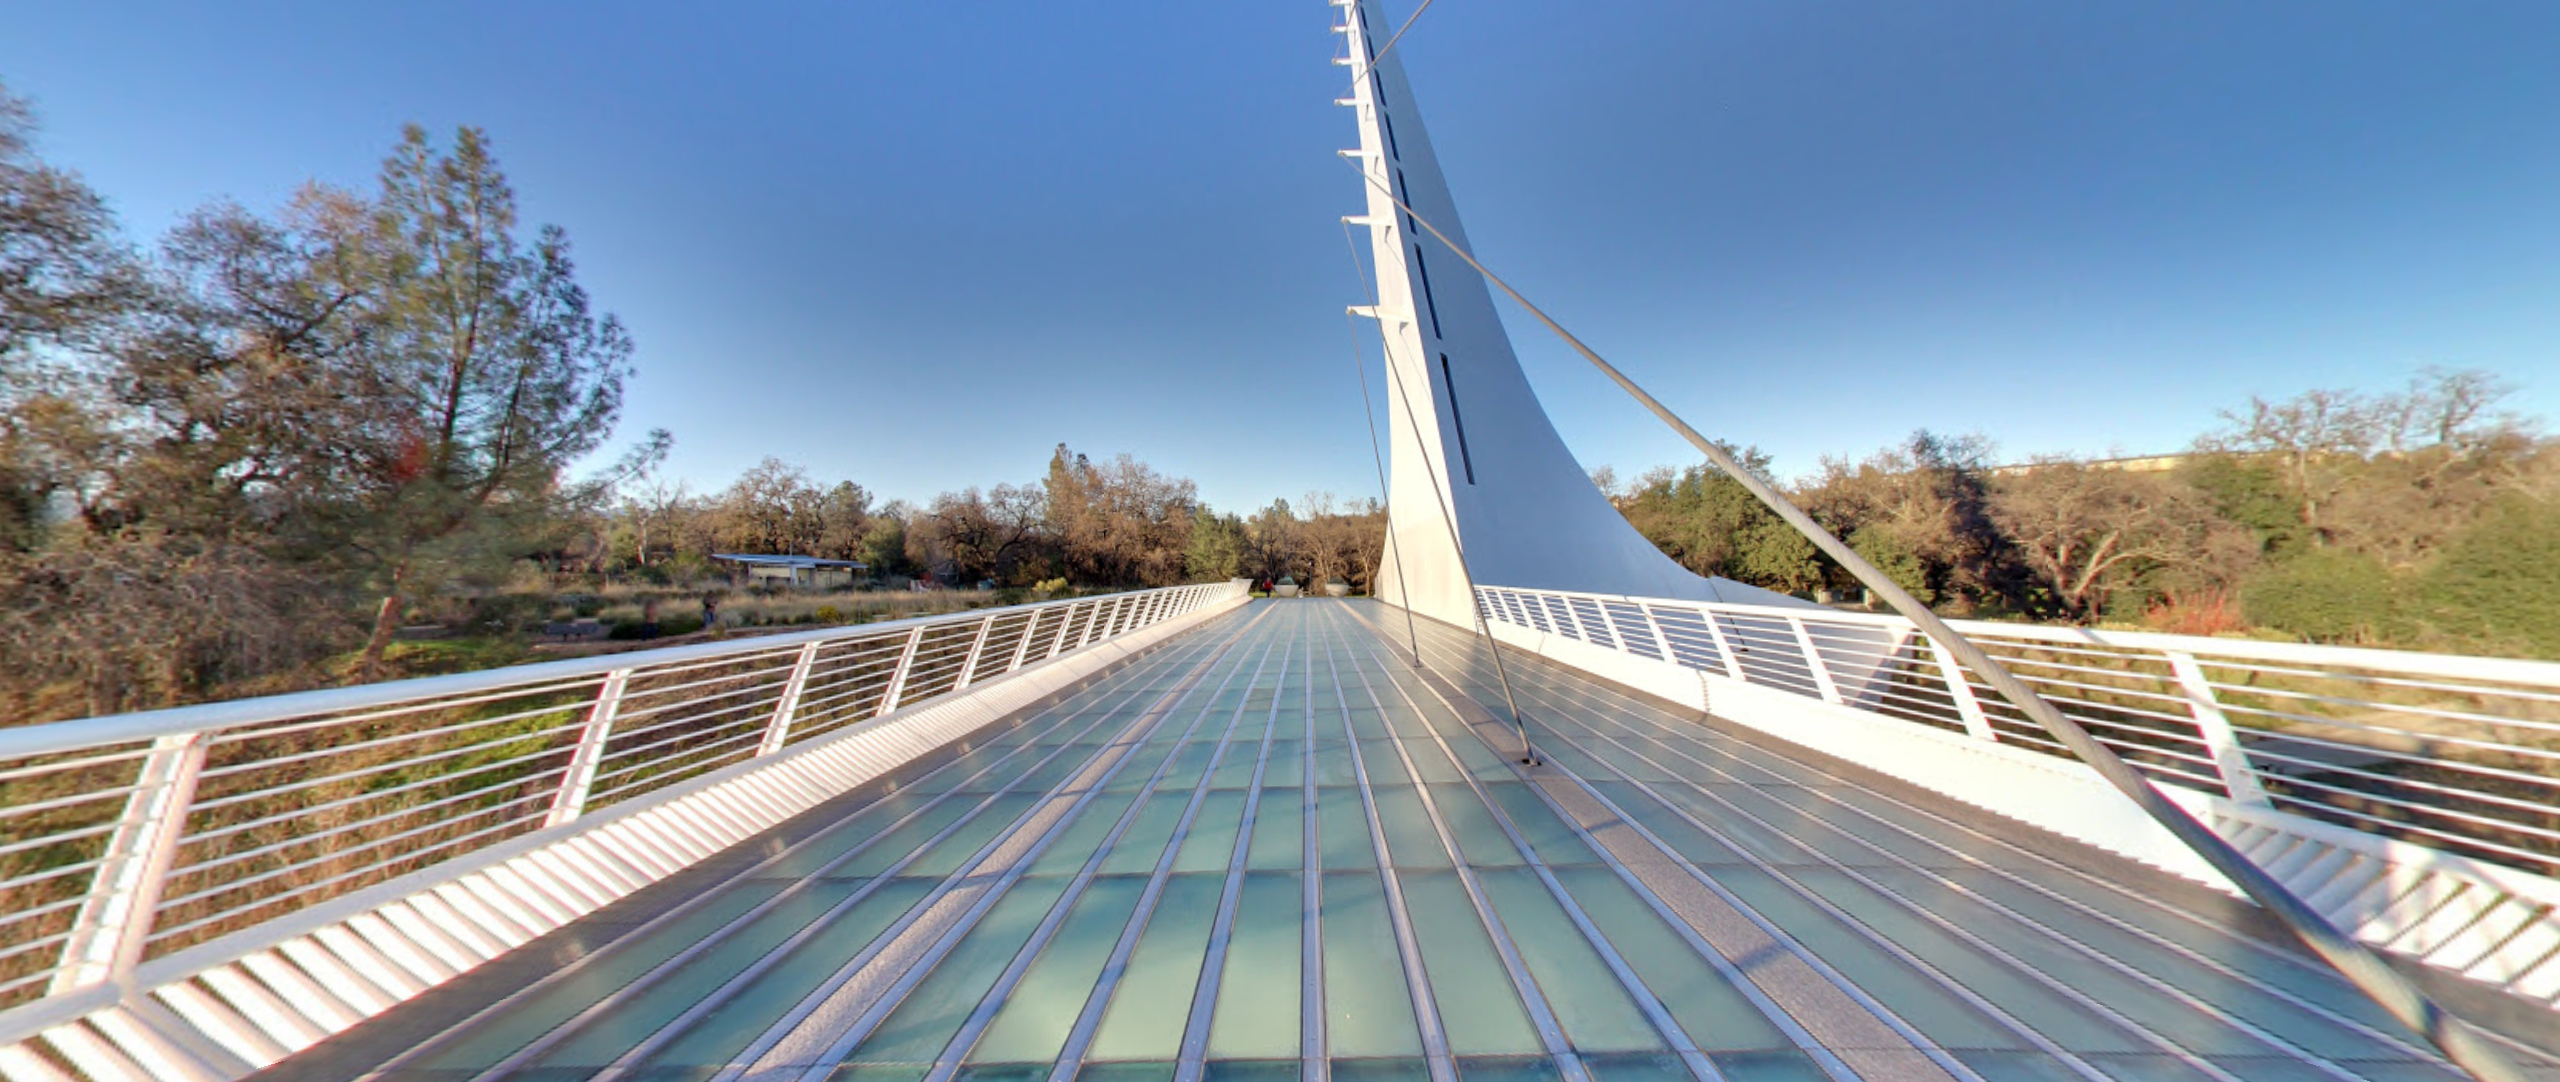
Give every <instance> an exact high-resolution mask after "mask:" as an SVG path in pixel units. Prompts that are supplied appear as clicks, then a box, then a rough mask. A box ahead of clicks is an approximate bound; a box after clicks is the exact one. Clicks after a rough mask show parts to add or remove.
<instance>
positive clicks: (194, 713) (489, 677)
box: [0, 584, 1228, 760]
mask: <svg viewBox="0 0 2560 1082" xmlns="http://www.w3.org/2000/svg"><path fill="white" fill-rule="evenodd" d="M1204 588H1206V589H1226V588H1228V587H1227V586H1226V584H1213V585H1211V586H1208V587H1204ZM1168 589H1173V590H1186V589H1193V587H1184V586H1177V587H1169V588H1168ZM1149 592H1153V591H1149ZM1122 596H1125V595H1123V594H1101V595H1096V596H1095V597H1089V598H1068V599H1065V600H1061V601H1040V602H1033V603H1030V604H1023V605H1011V606H1006V607H1004V608H1001V609H992V610H991V609H969V610H965V611H964V612H960V613H944V614H941V615H933V616H910V617H906V618H904V619H899V620H883V621H880V622H879V623H875V624H857V625H852V626H848V627H827V628H816V629H813V630H807V631H782V632H775V633H773V634H769V635H756V636H752V637H748V638H740V639H726V640H722V641H719V642H704V643H695V644H692V645H690V646H662V647H658V648H655V649H650V650H630V651H624V652H621V653H612V654H596V655H592V656H589V657H578V658H562V659H560V660H558V661H537V662H532V663H529V664H524V665H509V666H506V667H503V668H497V669H481V670H478V671H474V672H464V673H450V674H447V675H443V676H418V677H410V678H407V679H402V680H386V681H382V682H380V683H372V684H357V685H354V686H351V687H342V688H318V689H314V690H311V691H295V692H287V693H285V694H281V695H263V696H259V697H256V698H250V699H228V700H224V701H221V702H210V703H195V704H192V705H189V706H172V707H164V708H161V709H158V710H137V711H134V712H132V713H126V714H105V715H100V716H97V717H89V718H73V719H70V720H67V721H53V722H43V723H39V724H35V725H22V726H15V727H11V728H0V760H8V759H16V758H24V757H27V756H34V755H52V754H58V753H61V752H65V751H70V750H73V749H76V748H82V747H90V746H94V745H98V744H109V743H122V742H126V741H134V740H150V739H153V738H155V737H160V736H166V735H170V734H173V733H184V732H193V731H195V730H198V729H221V728H230V727H234V726H239V725H252V724H257V723H259V722H265V721H277V720H282V719H287V718H295V717H313V716H317V715H322V714H334V713H340V712H344V711H348V710H361V709H365V708H368V707H376V706H383V705H388V704H392V703H402V702H414V701H417V700H420V699H428V698H444V697H448V696H455V695H466V694H470V693H472V692H477V691H490V690H497V689H504V688H516V687H523V686H526V685H530V684H538V683H543V682H546V681H553V680H562V679H568V678H572V677H582V676H594V675H598V674H601V673H609V672H612V671H613V670H615V669H623V668H629V667H631V665H632V663H633V662H635V661H640V662H643V663H645V664H649V665H658V664H673V663H677V662H685V661H699V660H704V659H709V658H721V657H734V656H737V655H741V654H751V653H758V652H762V651H768V650H776V649H780V648H782V647H786V646H801V645H805V644H807V643H813V642H833V641H837V640H842V639H853V638H877V637H880V635H881V633H883V632H887V631H905V630H908V629H910V628H913V627H915V626H917V625H919V624H936V623H944V622H948V621H951V620H976V619H980V618H982V617H984V616H986V615H987V613H989V612H991V611H995V612H1006V613H1021V612H1032V611H1038V610H1055V609H1067V608H1074V607H1076V606H1079V605H1088V606H1089V605H1094V604H1097V603H1099V602H1101V601H1105V600H1109V599H1113V598H1118V597H1122Z"/></svg>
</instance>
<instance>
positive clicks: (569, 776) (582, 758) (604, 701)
mask: <svg viewBox="0 0 2560 1082" xmlns="http://www.w3.org/2000/svg"><path fill="white" fill-rule="evenodd" d="M630 685H631V670H629V669H615V670H613V671H612V672H609V673H606V674H605V677H604V686H603V687H600V688H597V689H596V703H595V705H594V706H592V707H589V708H588V709H587V724H586V727H585V729H583V730H582V731H580V732H579V734H578V750H576V751H574V752H571V753H570V754H569V770H568V772H567V773H565V774H563V775H561V777H560V792H559V794H558V795H557V796H554V797H552V798H551V814H550V815H548V816H545V817H544V818H543V820H542V825H543V826H546V827H556V826H559V825H560V824H562V823H566V822H568V821H570V820H572V819H575V818H577V817H578V816H579V814H580V813H582V812H584V811H586V810H587V793H588V790H590V789H592V788H594V787H595V783H596V767H598V766H600V765H602V764H603V762H604V744H605V741H607V740H610V739H612V738H613V719H614V718H615V717H617V716H619V715H620V714H621V713H622V691H623V689H624V688H626V687H629V686H630Z"/></svg>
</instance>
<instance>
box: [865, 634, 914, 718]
mask: <svg viewBox="0 0 2560 1082" xmlns="http://www.w3.org/2000/svg"><path fill="white" fill-rule="evenodd" d="M923 644H924V629H923V628H921V627H919V628H917V629H915V630H913V631H910V632H907V648H906V649H905V650H902V651H899V652H898V668H897V671H895V672H892V673H890V674H889V691H888V693H887V694H885V695H882V696H880V709H878V710H875V711H872V714H873V715H874V716H878V715H881V714H886V713H888V712H889V711H892V710H895V709H897V708H898V699H899V697H900V696H903V695H905V694H906V693H907V674H908V673H909V672H912V671H914V670H915V667H916V647H918V646H921V645H923Z"/></svg>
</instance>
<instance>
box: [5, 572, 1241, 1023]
mask: <svg viewBox="0 0 2560 1082" xmlns="http://www.w3.org/2000/svg"><path fill="white" fill-rule="evenodd" d="M1245 588H1246V584H1244V583H1243V582H1241V581H1237V582H1227V583H1217V584H1209V585H1197V586H1177V587H1169V588H1165V589H1159V590H1149V591H1142V592H1138V593H1121V594H1111V595H1104V596H1098V597H1090V598H1077V599H1071V600H1064V601H1052V602H1043V603H1039V604H1032V605H1018V606H1011V607H1006V608H997V609H978V610H973V611H967V612H960V613H953V614H948V615H942V616H924V617H914V618H910V619H904V620H895V621H887V622H883V623H877V624H866V625H860V626H855V627H837V628H824V629H817V630H810V631H797V632H786V633H782V634H776V635H764V636H757V637H753V638H747V639H734V640H729V641H724V642H716V643H703V644H697V645H691V646H678V647H668V648H661V649H653V650H637V651H629V652H623V653H614V654H606V655H601V656H596V657H587V658H576V659H569V660H562V661H553V662H545V663H540V664H533V665H520V666H514V667H510V668H503V669H491V670H485V671H481V672H472V673H461V674H456V675H451V676H436V677H426V678H421V679H413V680H400V681H392V682H388V683H380V684H368V685H362V686H358V687H349V688H333V689H327V690H320V691H309V692H300V693H296V694H290V695H276V696H268V697H265V698H258V699H243V700H238V701H233V702H221V703H207V704H203V705H199V706H188V707H179V708H174V709H168V710H154V711H146V712H142V713H134V714H123V715H114V716H108V717H96V718H83V719H78V720H73V721H64V722H55V723H50V724H43V725H30V726H23V727H18V728H12V729H0V837H7V838H9V839H10V841H11V844H10V845H9V846H7V847H6V848H5V849H0V1011H6V1010H8V1009H9V1008H12V1007H18V1006H24V1005H27V1004H30V1003H32V1002H33V1001H35V1000H38V999H48V998H54V997H62V996H67V995H71V994H74V993H82V992H83V991H84V990H87V989H94V988H99V987H102V986H112V985H118V984H122V983H125V982H128V981H130V980H131V979H132V977H131V975H132V974H133V972H134V970H135V969H136V967H137V966H139V965H141V964H142V963H143V962H144V961H145V960H146V959H148V958H153V957H157V956H160V955H164V954H167V953H169V952H171V951H174V950H178V949H182V948H185V947H187V946H189V945H191V944H194V943H198V942H203V941H205V940H207V939H209V938H213V937H218V936H221V935H224V934H226V933H229V932H232V931H237V930H239V929H242V928H247V927H252V926H256V925H260V924H263V923H265V922H268V921H272V920H275V919H277V918H278V917H281V916H284V915H287V914H290V913H293V912H295V911H297V910H299V909H302V908H306V907H309V906H312V905H316V904H318V903H320V902H323V901H327V900H329V899H332V898H335V897H338V896H340V895H344V894H348V893H350V892H355V891H361V890H363V889H365V888H366V887H368V886H371V885H373V884H376V883H381V882H384V881H387V880H389V879H392V878H395V877H397V876H400V875H404V874H407V873H409V872H412V871H415V870H417V869H419V868H421V867H425V866H428V865H432V864H435V863H437V862H440V861H444V860H447V859H451V858H454V857H457V856H461V855H464V854H467V853H472V852H476V851H478V850H481V849H486V848H489V847H491V846H495V845H498V844H501V843H505V842H508V841H509V840H511V839H515V838H520V837H523V836H525V835H527V834H530V833H532V832H535V831H540V830H544V829H546V828H554V827H561V826H563V825H565V824H567V823H569V822H571V821H572V820H575V819H577V818H579V817H580V816H581V815H584V814H588V813H591V812H593V811H594V810H595V809H597V808H598V807H599V806H601V805H604V804H610V803H616V802H620V801H624V800H629V799H632V798H634V797H638V796H641V795H643V794H646V793H649V792H652V791H654V790H657V789H660V788H664V787H666V786H668V785H671V784H674V783H676V782H679V781H683V780H685V779H688V778H692V777H696V776H700V775H702V774H704V773H707V772H710V771H715V770H720V769H724V768H726V767H730V766H733V765H736V764H738V763H741V762H745V761H747V760H751V759H755V758H758V757H762V756H770V755H774V754H776V753H778V752H780V751H781V750H783V748H784V747H786V746H789V745H797V744H800V743H802V742H805V741H809V740H813V739H816V738H818V737H820V736H823V735H825V734H827V733H829V732H833V731H835V730H839V729H843V728H846V727H848V726H851V725H855V724H861V723H865V722H868V721H869V719H872V718H874V717H878V716H880V715H885V714H888V713H891V712H893V711H897V710H900V709H901V708H908V707H917V706H919V705H920V704H923V703H925V702H927V701H929V700H934V699H938V698H941V697H943V696H946V695H951V694H955V693H958V692H961V691H964V690H967V689H968V688H970V687H971V686H972V685H974V684H978V683H983V682H985V681H988V680H992V679H994V678H995V677H997V676H1001V675H1003V674H1005V673H1009V672H1014V671H1017V670H1020V669H1025V668H1029V667H1031V666H1034V665H1040V664H1043V663H1045V662H1047V661H1049V660H1050V659H1051V658H1054V657H1057V656H1059V655H1060V654H1063V653H1067V652H1070V651H1073V650H1075V649H1078V648H1081V647H1083V646H1087V645H1091V644H1095V643H1100V642H1104V641H1107V640H1110V639H1112V638H1116V637H1120V636H1124V635H1127V634H1129V633H1131V632H1134V631H1138V630H1141V629H1143V628H1146V627H1150V626H1153V625H1156V624H1161V623H1164V622H1166V621H1169V620H1173V619H1176V618H1179V617H1181V616H1184V615H1186V614H1189V613H1192V612H1196V611H1199V610H1200V609H1202V608H1204V607H1206V606H1209V605H1214V604H1217V603H1220V602H1224V601H1227V600H1230V599H1232V598H1235V597H1238V596H1241V595H1242V593H1243V592H1244V590H1245ZM1070 631H1073V632H1074V633H1075V634H1076V636H1077V638H1076V639H1075V640H1074V641H1069V640H1067V638H1066V637H1065V633H1067V632H1070ZM1035 634H1043V635H1049V636H1052V637H1053V640H1054V641H1051V642H1050V643H1049V644H1048V646H1047V649H1045V650H1035V649H1034V641H1033V640H1034V636H1035ZM997 642H1002V643H1004V647H1003V648H1002V649H1001V650H997V649H990V644H992V643H997Z"/></svg>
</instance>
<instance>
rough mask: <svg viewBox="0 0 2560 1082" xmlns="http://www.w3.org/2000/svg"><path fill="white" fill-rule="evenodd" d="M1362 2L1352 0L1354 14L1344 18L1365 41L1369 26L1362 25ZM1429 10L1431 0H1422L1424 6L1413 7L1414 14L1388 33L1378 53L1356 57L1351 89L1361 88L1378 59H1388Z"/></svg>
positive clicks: (1406, 17) (1353, 65)
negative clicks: (1360, 11) (1415, 23)
mask: <svg viewBox="0 0 2560 1082" xmlns="http://www.w3.org/2000/svg"><path fill="white" fill-rule="evenodd" d="M1360 2H1361V0H1351V4H1350V8H1351V12H1352V14H1351V16H1350V17H1349V18H1347V19H1345V20H1344V24H1345V25H1347V26H1351V27H1353V28H1354V29H1355V30H1356V32H1358V34H1359V35H1360V38H1361V39H1362V40H1364V41H1365V40H1367V39H1368V37H1369V33H1368V28H1367V27H1366V26H1362V25H1361V23H1360V16H1359V9H1360ZM1429 10H1431V0H1422V6H1420V7H1417V8H1415V9H1413V14H1411V15H1407V16H1405V17H1404V25H1402V26H1399V27H1396V32H1395V33H1392V34H1389V35H1387V44H1386V45H1385V46H1384V47H1382V48H1380V49H1379V50H1378V53H1377V55H1375V56H1369V57H1355V58H1354V61H1355V62H1354V63H1353V64H1352V65H1351V70H1352V75H1351V89H1353V90H1357V89H1359V88H1360V80H1362V79H1366V78H1368V77H1369V72H1370V70H1371V69H1374V68H1376V67H1377V66H1378V61H1381V60H1384V59H1386V58H1387V54H1388V53H1392V52H1394V51H1396V43H1397V42H1399V41H1403V40H1404V32H1405V31H1407V30H1411V29H1413V21H1414V20H1415V19H1419V18H1421V17H1422V13H1423V12H1426V11H1429Z"/></svg>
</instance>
